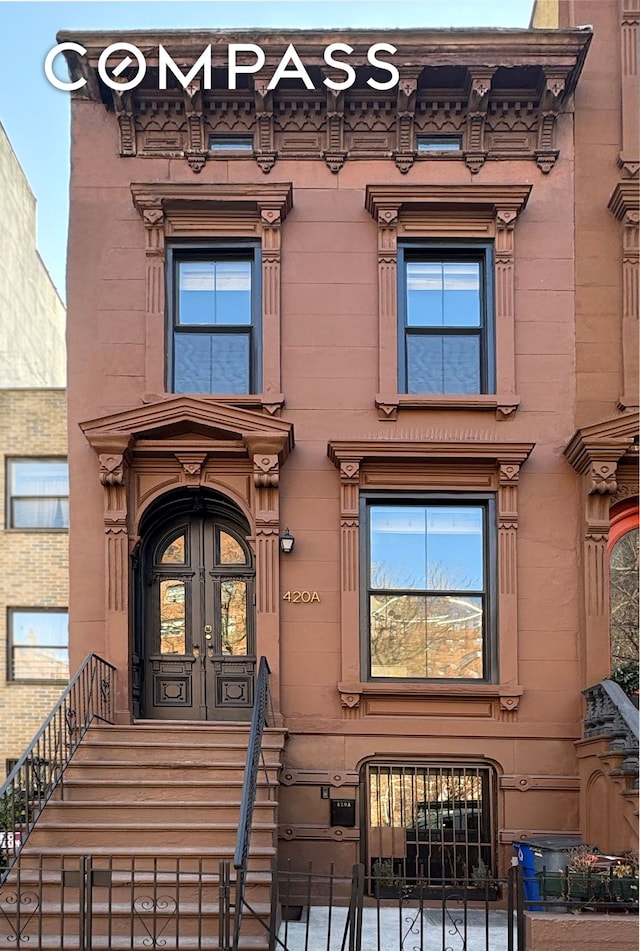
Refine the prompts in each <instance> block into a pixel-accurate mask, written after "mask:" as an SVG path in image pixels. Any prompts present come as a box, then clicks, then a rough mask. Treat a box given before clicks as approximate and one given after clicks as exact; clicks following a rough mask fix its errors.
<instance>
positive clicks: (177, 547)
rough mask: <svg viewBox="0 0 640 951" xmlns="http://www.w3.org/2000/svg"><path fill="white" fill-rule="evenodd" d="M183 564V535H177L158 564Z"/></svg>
mask: <svg viewBox="0 0 640 951" xmlns="http://www.w3.org/2000/svg"><path fill="white" fill-rule="evenodd" d="M184 563H185V561H184V535H178V537H177V538H174V539H173V541H172V542H169V544H168V545H167V547H166V548H165V550H164V551H163V553H162V557H161V558H160V564H162V565H184Z"/></svg>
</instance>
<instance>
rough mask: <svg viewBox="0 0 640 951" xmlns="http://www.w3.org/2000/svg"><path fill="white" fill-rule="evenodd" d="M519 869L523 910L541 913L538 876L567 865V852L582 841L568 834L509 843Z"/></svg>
mask: <svg viewBox="0 0 640 951" xmlns="http://www.w3.org/2000/svg"><path fill="white" fill-rule="evenodd" d="M512 845H513V847H514V849H515V850H516V855H517V856H518V865H520V867H521V868H522V886H523V888H524V897H525V898H526V900H527V911H544V910H545V909H544V906H542V905H539V904H537V902H539V901H540V899H541V895H540V879H539V873H540V872H542V871H543V870H545V871H547V872H559V871H561V869H563V868H564V867H565V865H566V864H567V853H568V852H570V851H571V849H576V848H578V847H579V846H581V845H584V842H583V841H582V839H576V838H575V837H574V836H568V835H539V836H533V837H532V838H530V839H518V840H517V841H516V842H513V843H512Z"/></svg>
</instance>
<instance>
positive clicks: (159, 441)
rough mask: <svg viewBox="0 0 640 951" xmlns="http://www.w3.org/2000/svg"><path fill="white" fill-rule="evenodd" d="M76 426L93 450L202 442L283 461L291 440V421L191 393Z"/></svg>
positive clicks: (160, 448) (179, 447) (188, 446)
mask: <svg viewBox="0 0 640 951" xmlns="http://www.w3.org/2000/svg"><path fill="white" fill-rule="evenodd" d="M80 428H81V430H82V432H83V433H84V435H85V436H86V438H87V440H88V442H89V443H90V444H91V446H92V447H93V448H94V449H95V450H96V452H116V451H119V452H125V451H126V450H130V451H142V450H147V451H155V452H160V453H161V452H168V453H174V452H177V451H184V450H197V449H199V448H203V447H206V449H207V450H208V451H209V452H211V450H212V449H214V448H215V449H216V450H217V451H219V452H220V453H221V454H225V453H230V454H237V453H241V452H242V453H246V452H248V453H249V454H250V455H252V454H253V453H256V452H265V453H267V452H268V453H276V454H277V455H278V457H279V463H280V465H282V464H283V463H284V461H285V459H286V458H287V456H288V455H289V452H290V451H291V450H292V449H293V444H294V440H293V425H292V423H288V422H286V421H285V420H282V419H274V418H273V417H272V416H266V415H265V414H263V413H259V412H256V411H255V410H250V409H240V408H238V407H234V406H228V405H227V404H222V403H216V402H215V401H213V400H208V399H200V398H198V397H194V396H176V397H174V398H170V399H166V400H159V401H158V402H156V403H149V404H147V405H145V406H140V407H136V408H135V409H130V410H124V411H123V412H120V413H114V414H112V415H110V416H102V417H99V418H97V419H90V420H86V421H85V422H82V423H80Z"/></svg>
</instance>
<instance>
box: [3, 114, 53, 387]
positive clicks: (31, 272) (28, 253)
mask: <svg viewBox="0 0 640 951" xmlns="http://www.w3.org/2000/svg"><path fill="white" fill-rule="evenodd" d="M0 221H2V229H3V241H2V255H0V387H22V386H25V387H34V386H64V385H65V382H66V368H65V346H64V330H65V309H64V305H63V303H62V301H61V300H60V297H59V296H58V293H57V291H56V289H55V287H54V285H53V282H52V281H51V278H50V277H49V273H48V272H47V269H46V268H45V266H44V264H43V263H42V259H41V258H40V255H39V254H38V250H37V248H36V200H35V198H34V196H33V194H32V192H31V189H30V188H29V183H28V182H27V179H26V177H25V175H24V172H23V171H22V169H21V167H20V164H19V162H18V160H17V158H16V156H15V153H14V151H13V149H12V148H11V143H10V142H9V139H8V138H7V135H6V133H5V131H4V129H3V128H2V126H1V125H0Z"/></svg>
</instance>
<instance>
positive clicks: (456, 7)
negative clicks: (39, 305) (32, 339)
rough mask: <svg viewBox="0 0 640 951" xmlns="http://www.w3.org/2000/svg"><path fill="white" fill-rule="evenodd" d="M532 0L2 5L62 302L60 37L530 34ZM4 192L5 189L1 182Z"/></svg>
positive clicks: (4, 44)
mask: <svg viewBox="0 0 640 951" xmlns="http://www.w3.org/2000/svg"><path fill="white" fill-rule="evenodd" d="M531 8H532V0H346V2H343V0H323V2H318V0H262V2H254V0H232V2H228V0H220V2H210V0H181V2H176V0H146V2H130V0H112V2H108V3H106V2H101V0H96V2H87V0H78V2H58V0H49V2H6V0H5V2H0V122H2V125H3V126H4V128H5V131H6V133H7V135H8V136H9V139H10V140H11V144H12V145H13V148H14V151H15V153H16V155H17V156H18V160H19V161H20V164H21V165H22V168H23V169H24V171H25V174H26V176H27V178H28V180H29V183H30V185H31V189H32V191H33V193H34V194H35V196H36V198H37V200H38V247H39V249H40V253H41V255H42V258H43V260H44V262H45V264H46V266H47V268H48V269H49V272H50V274H51V276H52V278H53V281H54V283H55V284H56V286H57V288H58V290H59V292H60V294H61V296H62V297H63V298H64V272H65V256H66V229H67V216H68V188H69V94H68V93H66V92H61V91H59V90H57V89H54V87H53V86H51V85H50V84H49V82H48V81H47V80H46V79H45V76H44V71H43V66H42V64H43V62H44V58H45V56H46V54H47V53H48V51H49V50H50V49H51V47H52V46H54V45H55V36H56V33H57V32H58V30H124V31H126V30H141V29H155V28H158V29H164V28H167V29H174V28H176V29H179V28H185V29H189V28H191V29H195V28H205V29H206V28H207V27H219V28H224V27H243V28H251V27H288V28H290V29H297V28H300V29H307V28H312V27H318V28H322V27H347V28H348V27H366V28H369V29H377V28H381V29H382V28H392V27H421V26H422V27H450V26H457V27H461V26H492V27H500V26H501V27H526V26H528V24H529V18H530V14H531ZM0 186H1V183H0Z"/></svg>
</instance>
